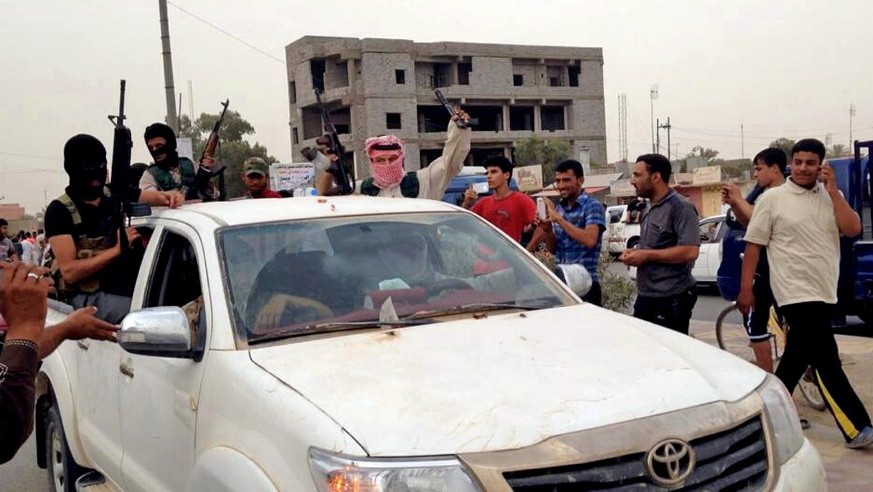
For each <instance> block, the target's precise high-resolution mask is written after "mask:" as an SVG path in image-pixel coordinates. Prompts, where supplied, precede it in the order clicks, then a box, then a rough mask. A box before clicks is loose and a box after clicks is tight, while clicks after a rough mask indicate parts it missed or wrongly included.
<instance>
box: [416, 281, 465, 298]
mask: <svg viewBox="0 0 873 492" xmlns="http://www.w3.org/2000/svg"><path fill="white" fill-rule="evenodd" d="M425 289H427V296H428V297H441V296H442V295H443V293H444V292H447V291H452V290H465V289H471V290H472V289H473V286H472V285H470V282H467V281H466V280H463V279H460V278H444V279H442V280H437V281H436V282H434V283H433V284H431V285H428V286H425Z"/></svg>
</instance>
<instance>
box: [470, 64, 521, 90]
mask: <svg viewBox="0 0 873 492" xmlns="http://www.w3.org/2000/svg"><path fill="white" fill-rule="evenodd" d="M470 87H471V89H472V90H475V91H476V92H477V93H481V94H483V95H485V94H493V95H501V94H507V93H508V92H509V90H510V89H511V88H512V59H510V58H496V57H488V56H474V57H473V71H472V72H470Z"/></svg>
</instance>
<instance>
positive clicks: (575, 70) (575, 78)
mask: <svg viewBox="0 0 873 492" xmlns="http://www.w3.org/2000/svg"><path fill="white" fill-rule="evenodd" d="M578 63H579V62H577V65H573V66H571V67H568V71H567V72H568V73H567V78H568V79H569V82H570V87H579V74H580V73H582V66H581V65H580V64H578Z"/></svg>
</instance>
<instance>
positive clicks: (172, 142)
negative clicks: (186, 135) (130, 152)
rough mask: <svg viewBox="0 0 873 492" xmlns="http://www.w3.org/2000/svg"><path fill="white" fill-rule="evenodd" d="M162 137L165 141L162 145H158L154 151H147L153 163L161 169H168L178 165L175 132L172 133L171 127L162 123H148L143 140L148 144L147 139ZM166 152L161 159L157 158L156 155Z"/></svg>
mask: <svg viewBox="0 0 873 492" xmlns="http://www.w3.org/2000/svg"><path fill="white" fill-rule="evenodd" d="M155 137H162V138H163V139H164V140H166V141H167V143H165V144H164V145H162V146H160V147H158V148H157V149H155V150H154V151H152V150H149V153H150V154H151V155H152V159H154V161H155V164H157V165H158V166H160V167H161V169H163V170H165V171H166V170H169V169H172V168H174V167H178V166H179V154H178V152H176V134H175V133H173V129H172V128H170V127H169V126H167V125H165V124H163V123H154V124H152V125H149V127H148V128H146V130H145V141H146V144H148V141H149V140H151V139H153V138H155ZM164 154H166V155H167V157H165V158H164V159H162V160H160V161H159V160H158V157H160V156H162V155H164Z"/></svg>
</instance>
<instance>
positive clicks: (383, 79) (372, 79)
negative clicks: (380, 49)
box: [361, 53, 415, 97]
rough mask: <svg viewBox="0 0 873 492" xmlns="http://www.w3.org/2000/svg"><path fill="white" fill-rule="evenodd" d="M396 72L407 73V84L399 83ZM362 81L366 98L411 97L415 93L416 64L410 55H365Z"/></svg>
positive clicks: (362, 60)
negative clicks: (402, 71)
mask: <svg viewBox="0 0 873 492" xmlns="http://www.w3.org/2000/svg"><path fill="white" fill-rule="evenodd" d="M395 70H405V71H406V83H404V84H398V83H397V79H396V75H395ZM361 80H363V94H364V96H365V97H368V96H370V95H376V96H379V97H389V96H397V97H407V96H411V95H413V94H414V93H415V64H414V63H413V62H412V57H411V56H410V55H409V53H363V54H362V55H361Z"/></svg>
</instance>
